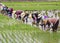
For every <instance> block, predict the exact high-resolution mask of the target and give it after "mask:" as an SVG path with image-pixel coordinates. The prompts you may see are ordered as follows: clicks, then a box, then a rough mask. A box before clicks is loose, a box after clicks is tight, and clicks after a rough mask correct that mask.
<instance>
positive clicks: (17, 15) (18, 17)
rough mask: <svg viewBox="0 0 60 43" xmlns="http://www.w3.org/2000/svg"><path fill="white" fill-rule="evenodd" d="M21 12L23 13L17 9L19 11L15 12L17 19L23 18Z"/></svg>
mask: <svg viewBox="0 0 60 43" xmlns="http://www.w3.org/2000/svg"><path fill="white" fill-rule="evenodd" d="M21 13H22V11H21V10H17V11H16V12H15V14H16V19H21Z"/></svg>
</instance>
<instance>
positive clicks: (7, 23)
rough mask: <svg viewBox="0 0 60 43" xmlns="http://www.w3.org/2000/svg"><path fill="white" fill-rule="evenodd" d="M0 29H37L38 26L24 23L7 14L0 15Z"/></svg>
mask: <svg viewBox="0 0 60 43" xmlns="http://www.w3.org/2000/svg"><path fill="white" fill-rule="evenodd" d="M2 30H4V31H5V30H12V31H14V30H19V31H26V30H27V31H33V30H34V31H39V29H38V28H36V27H34V26H30V25H28V24H24V23H22V22H21V21H17V20H14V19H11V18H9V17H7V16H4V15H0V31H2Z"/></svg>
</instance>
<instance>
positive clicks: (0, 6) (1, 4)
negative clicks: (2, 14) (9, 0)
mask: <svg viewBox="0 0 60 43" xmlns="http://www.w3.org/2000/svg"><path fill="white" fill-rule="evenodd" d="M4 6H5V5H4V4H3V3H0V11H1V10H2V9H3V7H4Z"/></svg>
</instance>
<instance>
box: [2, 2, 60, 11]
mask: <svg viewBox="0 0 60 43" xmlns="http://www.w3.org/2000/svg"><path fill="white" fill-rule="evenodd" d="M3 3H4V4H5V5H7V6H8V7H12V8H14V9H15V10H19V9H20V10H54V9H60V2H3Z"/></svg>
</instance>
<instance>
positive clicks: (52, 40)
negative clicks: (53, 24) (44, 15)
mask: <svg viewBox="0 0 60 43" xmlns="http://www.w3.org/2000/svg"><path fill="white" fill-rule="evenodd" d="M3 3H4V4H5V5H7V6H8V7H13V8H14V10H19V9H20V10H51V9H52V10H54V9H58V10H60V2H3ZM59 15H60V14H59ZM0 43H60V31H59V32H52V33H50V32H49V31H46V32H43V31H42V30H40V29H39V28H38V27H34V26H31V25H28V24H24V23H22V22H21V21H20V20H15V19H12V18H9V17H8V16H4V15H2V14H0Z"/></svg>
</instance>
